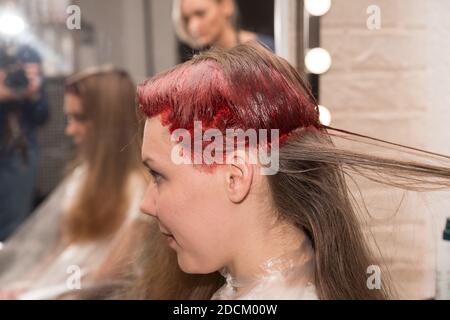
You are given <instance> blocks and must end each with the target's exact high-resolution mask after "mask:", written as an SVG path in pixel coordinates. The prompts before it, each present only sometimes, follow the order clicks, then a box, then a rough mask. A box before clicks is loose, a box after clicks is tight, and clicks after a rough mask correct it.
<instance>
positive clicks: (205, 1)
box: [172, 0, 275, 61]
mask: <svg viewBox="0 0 450 320" xmlns="http://www.w3.org/2000/svg"><path fill="white" fill-rule="evenodd" d="M255 8H258V10H255ZM273 15H274V2H273V1H263V2H261V1H257V0H251V1H250V0H245V1H243V0H237V1H235V0H221V1H218V0H174V2H173V12H172V19H173V23H174V28H175V31H176V33H177V36H178V51H179V57H180V61H185V60H187V59H189V58H190V57H191V56H192V54H194V53H195V52H197V51H199V50H204V49H207V48H208V47H211V46H217V47H221V48H231V47H233V46H235V45H237V44H239V43H243V42H246V41H249V40H258V41H259V42H261V43H262V44H264V45H265V46H267V47H268V48H270V49H271V50H273V51H274V50H275V44H274V40H273V34H274V31H273Z"/></svg>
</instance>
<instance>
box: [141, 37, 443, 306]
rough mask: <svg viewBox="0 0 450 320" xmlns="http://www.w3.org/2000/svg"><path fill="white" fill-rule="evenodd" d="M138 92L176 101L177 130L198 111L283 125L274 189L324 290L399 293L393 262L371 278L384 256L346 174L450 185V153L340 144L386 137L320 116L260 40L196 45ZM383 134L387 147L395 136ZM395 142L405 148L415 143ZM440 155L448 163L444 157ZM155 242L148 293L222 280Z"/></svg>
mask: <svg viewBox="0 0 450 320" xmlns="http://www.w3.org/2000/svg"><path fill="white" fill-rule="evenodd" d="M138 98H139V101H140V104H141V110H142V111H143V112H144V113H145V115H146V116H148V117H153V116H155V115H158V114H161V113H162V112H166V111H168V113H164V118H163V119H164V121H165V124H167V125H169V129H170V130H173V129H176V128H178V127H186V126H189V124H190V123H192V122H193V120H198V119H201V120H203V121H204V123H207V124H210V123H212V124H213V125H215V126H216V127H218V129H219V130H221V131H222V130H225V129H226V128H227V126H232V127H237V128H242V129H247V128H254V129H274V128H276V129H279V130H280V135H281V136H282V137H284V142H283V144H282V145H281V147H280V149H279V171H278V172H277V173H276V174H274V175H272V176H268V184H269V187H270V198H271V200H272V201H271V202H272V205H273V208H274V209H275V210H274V211H275V212H276V213H277V215H278V218H279V219H283V220H285V221H289V222H290V223H292V224H293V225H295V226H296V227H297V228H298V229H299V230H301V231H303V232H305V234H306V235H307V236H308V237H309V238H310V239H311V242H312V244H313V248H314V255H315V257H314V259H315V285H316V289H317V294H318V296H319V298H320V299H387V298H394V297H396V295H395V292H394V290H393V288H391V284H390V277H389V272H388V270H385V269H384V268H383V271H384V272H383V276H382V285H381V288H380V289H379V290H372V289H369V287H368V285H367V280H368V275H367V268H368V267H369V266H372V265H382V261H377V260H376V259H375V258H374V257H375V255H374V252H372V251H371V250H370V249H369V247H368V244H367V239H366V238H365V236H364V235H363V232H362V229H361V222H360V221H359V215H360V214H363V213H364V212H362V210H361V209H360V207H359V206H358V204H357V203H356V202H355V201H354V196H353V194H352V191H351V190H350V188H349V185H348V182H347V180H346V178H349V177H350V178H352V177H354V176H355V175H360V176H363V177H366V178H368V179H371V180H374V181H376V182H379V183H383V184H387V185H391V186H395V187H398V188H402V189H405V190H415V191H423V190H433V189H438V188H449V187H450V166H449V161H448V159H450V157H447V156H443V155H437V154H432V153H428V152H426V151H423V150H419V149H414V151H415V152H416V155H421V156H425V157H426V159H427V160H436V164H430V163H425V161H415V160H399V159H396V158H389V157H386V156H376V155H373V154H368V153H363V152H357V151H353V150H352V149H349V148H345V147H337V146H336V143H335V142H336V141H335V140H339V139H343V140H345V141H347V140H356V141H353V142H357V143H369V142H373V141H375V140H377V139H375V138H371V137H364V136H360V135H358V134H354V133H351V132H347V131H344V130H339V129H334V128H331V127H326V126H323V125H321V124H320V123H319V121H318V111H317V110H318V107H317V103H316V102H315V100H314V98H313V97H312V95H311V92H310V90H309V88H308V86H307V85H306V83H305V82H304V81H303V78H302V76H301V75H300V74H299V73H298V72H297V71H296V70H295V69H294V68H293V67H292V66H290V65H289V63H288V62H286V61H285V60H284V59H282V58H280V57H277V56H276V55H274V54H272V53H271V52H269V51H268V50H266V49H264V48H262V47H261V46H260V45H258V44H256V43H251V44H245V45H239V46H237V47H235V48H233V49H230V50H218V49H215V50H212V51H209V52H205V53H202V54H200V55H197V56H195V57H194V58H193V59H192V60H190V61H188V62H186V63H184V64H182V65H179V66H176V67H175V68H173V69H171V70H169V71H167V72H165V73H162V74H160V75H157V76H156V77H154V78H152V79H150V80H148V81H147V82H145V83H144V84H142V85H141V86H140V87H139V90H138ZM167 114H168V115H167ZM205 130H206V129H205ZM332 132H336V133H332ZM378 141H379V142H381V145H382V146H384V147H389V148H392V147H393V146H394V145H395V144H393V143H389V142H387V141H380V140H378ZM395 147H396V150H397V151H399V152H401V151H408V152H409V153H412V150H413V148H408V147H405V146H400V145H395ZM438 158H440V159H441V160H442V159H443V160H445V161H446V162H445V165H442V164H439V165H438V164H437V160H438ZM422 160H423V159H422ZM146 245H147V246H148V248H147V249H148V251H147V252H146V253H144V254H147V255H148V256H150V257H151V259H150V258H149V260H148V264H147V265H146V267H145V269H144V270H143V273H144V274H143V276H142V278H141V281H140V284H139V285H138V288H140V289H141V291H140V292H141V293H142V295H141V297H146V298H150V299H158V298H163V299H164V298H165V299H173V298H183V299H186V298H197V299H203V298H210V297H211V295H212V293H213V292H214V291H215V290H217V289H218V288H219V286H220V285H221V284H222V283H223V279H220V275H219V274H218V273H214V274H211V275H185V274H183V273H181V271H179V268H178V266H177V263H176V259H174V253H172V252H170V251H169V249H168V248H167V245H165V244H164V243H163V242H162V241H161V242H160V241H159V240H158V239H156V240H154V241H148V244H146ZM142 289H145V290H142Z"/></svg>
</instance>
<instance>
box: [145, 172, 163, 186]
mask: <svg viewBox="0 0 450 320" xmlns="http://www.w3.org/2000/svg"><path fill="white" fill-rule="evenodd" d="M148 171H149V173H150V175H151V176H152V178H153V181H154V182H155V183H156V184H159V182H160V181H161V179H162V176H161V175H160V174H159V173H158V172H156V171H155V170H152V169H149V170H148Z"/></svg>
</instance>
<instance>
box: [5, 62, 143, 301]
mask: <svg viewBox="0 0 450 320" xmlns="http://www.w3.org/2000/svg"><path fill="white" fill-rule="evenodd" d="M135 91H136V89H135V85H134V84H133V82H132V80H131V78H130V77H129V75H128V74H127V73H126V72H125V71H123V70H120V69H117V68H114V67H111V66H105V67H100V68H94V69H90V70H86V71H85V72H82V73H79V74H77V75H74V76H72V77H70V78H69V79H67V82H66V87H65V94H64V112H65V114H66V116H67V119H68V123H67V127H66V134H67V135H69V136H70V137H71V138H72V139H73V141H74V143H75V145H76V146H77V158H76V160H75V161H74V164H73V166H72V167H73V168H72V169H71V170H70V172H69V174H68V175H67V177H66V178H65V179H64V180H63V182H62V183H61V184H60V185H59V186H58V187H57V188H56V189H55V191H53V193H52V194H51V195H50V196H49V197H48V199H47V200H46V201H45V202H44V203H43V204H42V205H41V206H40V207H39V208H38V209H37V211H36V212H35V213H34V214H33V216H32V217H31V218H30V220H29V221H27V222H26V223H25V224H24V225H23V226H22V227H21V228H20V229H19V231H18V232H17V234H15V235H14V236H13V237H12V238H11V240H10V241H9V242H7V243H6V244H5V248H4V249H3V250H2V251H1V252H0V287H1V291H0V297H6V298H19V299H21V298H23V299H27V298H33V299H41V298H56V297H63V296H64V297H71V298H74V297H77V296H78V295H79V294H85V292H87V290H88V289H89V290H91V291H89V292H90V294H93V293H94V292H98V291H97V289H99V288H108V290H109V289H111V288H112V287H114V286H112V284H114V283H115V281H117V280H118V279H123V278H121V277H122V275H123V274H125V273H127V272H128V271H130V269H129V265H130V260H132V259H133V257H134V254H135V252H136V250H135V249H136V248H137V246H136V243H135V242H134V240H136V239H138V238H139V237H141V236H142V233H143V232H144V231H145V230H146V229H147V228H148V219H144V218H145V216H143V215H141V214H140V211H139V201H140V198H141V197H142V194H143V191H144V189H145V184H146V181H145V173H144V171H143V170H142V165H141V162H140V158H139V151H138V149H139V143H138V140H139V139H137V137H138V136H137V133H138V131H139V123H138V117H137V115H136V113H135ZM79 289H83V290H81V291H80V290H79ZM94 296H95V295H94Z"/></svg>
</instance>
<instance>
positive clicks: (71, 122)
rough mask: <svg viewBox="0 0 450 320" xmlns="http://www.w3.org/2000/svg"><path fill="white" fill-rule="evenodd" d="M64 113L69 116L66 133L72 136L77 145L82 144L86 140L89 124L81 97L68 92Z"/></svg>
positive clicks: (65, 96)
mask: <svg viewBox="0 0 450 320" xmlns="http://www.w3.org/2000/svg"><path fill="white" fill-rule="evenodd" d="M64 113H65V115H66V117H67V126H66V129H65V133H66V135H68V136H70V137H71V138H72V140H73V142H74V143H75V144H76V145H77V146H79V145H82V144H83V143H84V141H85V140H86V136H87V132H88V127H89V125H88V121H87V119H86V116H85V114H84V111H83V106H82V102H81V99H80V97H78V96H77V95H74V94H71V93H66V94H65V95H64Z"/></svg>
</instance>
